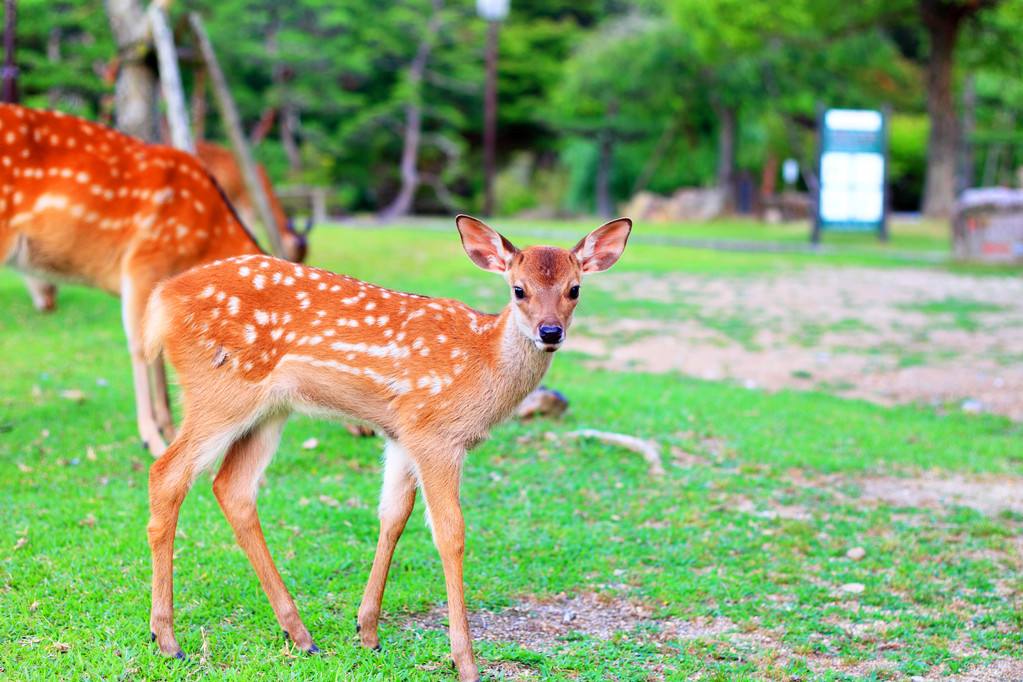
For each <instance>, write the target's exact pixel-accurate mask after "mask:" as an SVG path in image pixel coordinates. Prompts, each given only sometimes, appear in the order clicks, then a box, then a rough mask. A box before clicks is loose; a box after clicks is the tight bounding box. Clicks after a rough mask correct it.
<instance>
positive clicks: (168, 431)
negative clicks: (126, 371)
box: [149, 353, 174, 441]
mask: <svg viewBox="0 0 1023 682" xmlns="http://www.w3.org/2000/svg"><path fill="white" fill-rule="evenodd" d="M149 376H150V377H151V379H152V383H153V395H152V405H153V418H154V419H155V420H156V426H157V428H159V429H160V435H162V436H163V437H164V438H165V439H167V440H168V441H169V440H172V439H173V438H174V416H173V415H172V414H171V407H170V394H169V393H168V392H167V366H166V365H165V364H164V361H163V353H161V354H160V356H159V357H157V358H156V360H154V361H153V362H152V363H151V364H150V365H149Z"/></svg>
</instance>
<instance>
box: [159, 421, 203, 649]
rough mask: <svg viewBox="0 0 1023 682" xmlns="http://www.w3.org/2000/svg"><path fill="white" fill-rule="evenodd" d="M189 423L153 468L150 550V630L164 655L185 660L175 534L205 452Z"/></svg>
mask: <svg viewBox="0 0 1023 682" xmlns="http://www.w3.org/2000/svg"><path fill="white" fill-rule="evenodd" d="M187 427H188V425H187V423H186V424H185V425H183V427H182V434H181V436H180V437H179V438H178V439H177V440H175V441H174V442H173V443H172V444H171V446H170V448H168V450H167V452H165V453H164V455H165V456H164V457H161V458H160V459H158V460H156V461H155V462H153V465H152V466H151V467H150V468H149V526H148V528H147V531H148V533H149V548H150V550H151V551H152V559H153V594H152V599H153V603H152V610H151V612H150V616H149V629H150V632H151V633H152V636H153V639H154V640H155V641H156V642H157V643H158V644H159V646H160V651H162V652H163V653H164V654H167V655H169V656H176V657H178V658H184V654H183V653H182V652H181V647H179V646H178V642H177V640H176V639H175V638H174V533H175V530H176V529H177V525H178V511H179V510H180V508H181V503H182V501H183V500H184V499H185V495H186V494H188V490H189V488H191V486H192V480H193V478H194V473H193V472H194V469H193V463H194V461H195V459H196V458H197V456H199V455H201V451H196V444H197V443H198V442H199V441H197V440H196V439H194V438H190V437H189V434H188V432H187Z"/></svg>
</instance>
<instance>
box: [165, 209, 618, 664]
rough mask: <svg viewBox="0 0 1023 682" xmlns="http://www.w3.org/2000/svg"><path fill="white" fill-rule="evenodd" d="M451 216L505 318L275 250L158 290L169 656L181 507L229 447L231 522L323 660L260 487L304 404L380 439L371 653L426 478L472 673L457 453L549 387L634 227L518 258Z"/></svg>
mask: <svg viewBox="0 0 1023 682" xmlns="http://www.w3.org/2000/svg"><path fill="white" fill-rule="evenodd" d="M455 220H456V225H457V227H458V231H459V233H460V234H461V238H462V245H463V247H464V248H465V251H466V253H467V254H468V255H469V258H470V259H471V260H472V261H473V262H474V263H475V264H476V265H478V266H479V267H481V268H483V269H484V270H490V271H492V272H497V273H501V274H502V275H503V276H504V277H505V279H506V280H507V282H508V286H509V289H510V290H511V301H510V302H509V303H508V305H507V306H506V307H505V308H504V310H503V311H502V312H501V313H500V314H499V315H489V314H485V313H480V312H477V311H475V310H473V309H471V308H469V307H468V306H466V305H464V304H462V303H460V302H458V301H455V300H449V299H435V298H429V297H425V296H417V295H413V294H406V293H401V292H397V291H390V290H388V289H383V288H381V287H377V286H374V285H372V284H367V283H364V282H360V281H358V280H355V279H352V278H349V277H344V276H341V275H336V274H333V273H330V272H327V271H324V270H318V269H315V268H309V267H303V266H301V265H293V264H290V263H287V262H285V261H281V260H277V259H274V258H270V257H268V256H241V257H236V258H230V259H227V260H225V261H221V262H218V263H212V264H209V265H205V266H202V267H199V268H195V269H194V270H190V271H189V272H187V273H184V274H182V275H179V276H177V277H175V278H174V279H171V280H169V281H167V282H164V283H162V284H160V285H159V286H158V287H157V288H156V290H155V291H154V292H153V295H152V297H151V298H150V301H149V304H148V307H147V309H146V317H145V349H146V356H147V357H150V358H152V357H156V355H157V354H158V353H159V352H161V350H162V351H163V352H164V353H166V355H167V358H168V359H169V361H170V362H171V364H172V365H173V366H174V367H175V368H176V369H177V372H178V377H179V379H180V382H181V388H182V397H183V400H184V410H185V415H184V420H183V421H182V424H181V429H180V431H179V433H178V435H177V438H176V439H175V440H174V442H173V443H171V445H170V447H169V448H168V449H167V452H166V453H165V454H164V455H163V457H161V458H160V459H158V460H157V461H156V462H155V463H154V464H153V465H152V467H151V469H150V473H149V501H150V512H151V516H150V520H149V526H148V534H149V544H150V548H151V550H152V559H153V586H152V590H153V592H152V598H153V602H152V613H151V616H150V626H151V630H152V636H153V639H154V640H155V641H157V642H158V643H159V647H160V650H161V651H162V652H163V653H165V654H167V655H174V656H179V657H182V656H183V654H182V653H181V649H180V648H179V647H178V643H177V641H176V640H175V638H174V629H173V609H174V607H173V567H172V564H173V552H174V533H175V529H176V527H177V521H178V511H179V509H180V506H181V503H182V500H183V499H184V497H185V495H186V493H187V492H188V490H189V487H190V486H191V485H192V482H193V481H194V480H195V478H196V476H197V475H198V474H199V473H200V472H202V471H203V470H205V469H207V468H210V467H212V466H213V464H214V463H215V461H216V460H217V459H218V458H219V457H220V456H221V455H222V454H224V453H226V455H225V456H224V459H223V463H222V464H221V465H220V468H219V471H218V472H217V474H216V477H215V478H214V481H213V491H214V494H215V496H216V498H217V500H218V501H219V503H220V506H221V509H222V510H223V512H224V516H225V517H226V518H227V520H228V522H229V523H230V525H231V527H232V528H233V529H234V532H235V536H236V538H237V540H238V544H239V545H240V546H241V547H242V548H243V549H244V550H245V553H246V554H247V555H248V557H249V560H250V561H251V563H252V566H253V568H254V569H255V571H256V574H257V575H258V576H259V581H260V584H261V585H262V587H263V590H264V591H265V592H266V595H267V597H268V598H269V600H270V604H271V606H272V607H273V610H274V613H275V615H276V616H277V620H278V622H279V623H280V625H281V627H282V628H283V629H284V632H285V634H286V635H287V636H290V638H291V639H292V640H293V641H294V642H295V644H296V645H297V646H298V647H299V648H301V649H302V650H304V651H307V652H316V651H318V649H317V647H316V645H315V644H314V643H313V640H312V637H310V635H309V631H308V630H307V629H306V627H305V625H303V623H302V620H301V619H300V618H299V615H298V611H297V610H296V608H295V603H294V601H293V600H292V598H291V595H290V594H289V593H288V590H287V588H286V587H285V586H284V583H283V582H282V581H281V577H280V575H279V574H278V572H277V569H276V567H275V566H274V563H273V560H272V559H271V558H270V553H269V550H268V549H267V547H266V541H265V539H264V537H263V532H262V528H261V526H260V521H259V517H258V515H257V511H256V495H257V492H258V487H259V486H258V481H259V478H260V476H261V475H262V473H263V471H264V470H265V468H266V466H267V465H268V464H269V463H270V459H271V458H272V457H273V455H274V452H275V451H276V449H277V446H278V443H279V439H280V435H281V431H282V429H283V428H284V423H285V421H286V420H287V418H288V415H289V414H290V413H291V412H292V411H299V412H303V413H307V414H313V415H321V416H328V417H332V416H340V415H346V416H350V417H355V418H358V419H362V420H365V421H367V422H370V423H372V424H375V425H376V426H377V427H378V429H379V430H380V431H382V432H383V433H384V434H385V438H386V446H385V448H384V471H383V489H382V491H381V495H380V507H379V516H380V535H379V540H378V543H377V548H376V556H375V557H374V559H373V565H372V568H371V570H370V575H369V581H368V583H367V585H366V590H365V593H364V595H363V599H362V604H361V606H360V608H359V612H358V620H357V621H356V623H357V624H356V629H357V630H358V632H359V635H360V639H361V642H362V644H363V645H364V646H367V647H371V648H376V647H378V646H379V640H378V636H377V624H378V620H379V616H380V604H381V601H382V599H383V593H384V584H385V582H386V580H387V572H388V568H389V567H390V563H391V557H392V556H393V553H394V548H395V545H396V544H397V542H398V538H399V537H400V536H401V533H402V531H403V530H404V528H405V523H406V521H407V520H408V517H409V514H410V513H411V512H412V506H413V504H414V501H415V496H416V487H417V486H418V487H419V488H422V491H423V496H424V498H425V502H426V506H427V513H428V518H429V522H430V527H431V529H432V532H433V539H434V542H435V544H436V545H437V549H438V551H439V553H440V558H441V562H442V564H443V567H444V577H445V582H446V586H447V597H448V611H449V617H450V632H449V635H450V640H451V654H452V657H453V658H454V661H455V665H456V666H457V668H458V673H459V677H460V679H462V680H475V679H477V678H478V671H477V668H476V663H475V660H474V658H473V653H472V645H471V642H470V638H469V624H468V618H467V615H466V609H465V599H464V596H463V586H462V556H463V551H464V545H465V526H464V523H463V520H462V511H461V507H460V504H459V483H460V477H461V471H462V461H463V458H464V457H465V454H466V452H467V451H468V450H469V449H470V448H471V447H473V446H474V445H476V444H477V443H479V442H480V441H482V440H484V439H485V438H486V437H487V434H488V431H489V430H490V428H491V427H492V426H493V425H494V424H495V423H497V422H499V421H500V420H502V419H503V418H505V417H506V416H508V415H509V414H510V413H511V411H512V410H513V409H514V408H515V406H516V405H518V404H519V402H520V401H521V400H522V398H523V397H524V396H525V395H526V394H527V393H529V392H530V391H531V390H533V389H534V388H536V386H537V385H538V384H539V383H540V379H541V378H542V377H543V375H544V373H545V372H546V371H547V368H548V366H549V365H550V362H551V358H552V353H553V352H554V351H556V350H557V349H558V348H559V347H560V346H561V344H562V342H563V341H564V340H565V335H566V331H567V330H568V326H569V325H570V324H571V322H572V313H573V311H574V310H575V306H576V303H577V302H578V298H579V286H580V279H581V277H582V275H584V274H587V273H591V272H599V271H602V270H606V269H607V268H609V267H611V265H613V264H614V263H615V262H616V261H617V260H618V258H619V256H621V254H622V251H623V250H624V249H625V244H626V241H627V239H628V237H629V232H630V231H631V229H632V222H631V221H630V220H629V219H628V218H620V219H618V220H614V221H612V222H609V223H607V224H605V225H603V226H602V227H599V228H597V229H596V230H594V231H593V232H591V233H590V234H589V235H587V236H586V237H585V238H583V239H582V241H580V242H579V243H578V244H577V245H576V246H575V248H573V249H572V250H570V251H569V250H566V249H561V248H556V247H550V246H534V247H530V248H527V249H524V250H521V251H520V250H518V249H516V248H515V247H514V246H513V245H512V244H511V242H509V241H508V240H507V239H505V238H504V237H503V236H501V235H500V234H498V233H497V232H495V231H494V230H492V229H491V228H489V227H487V226H486V225H484V224H483V223H481V222H480V221H478V220H476V219H474V218H470V217H468V216H464V215H460V216H458V217H457V218H456V219H455Z"/></svg>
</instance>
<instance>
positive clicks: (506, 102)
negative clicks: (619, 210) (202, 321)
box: [18, 0, 1023, 211]
mask: <svg viewBox="0 0 1023 682" xmlns="http://www.w3.org/2000/svg"><path fill="white" fill-rule="evenodd" d="M964 1H965V0H964ZM972 1H973V0H971V2H972ZM935 3H937V4H939V5H941V4H942V3H944V4H943V5H942V7H945V6H946V5H947V7H945V9H946V10H947V11H958V10H959V9H961V8H959V5H960V4H962V3H960V2H958V0H884V1H882V0H864V1H863V2H858V3H847V2H837V0H791V1H790V2H785V3H774V2H766V1H762V2H749V1H747V0H663V1H661V0H576V1H571V0H512V3H511V4H512V12H511V15H510V16H509V18H508V20H507V21H505V22H504V23H503V25H502V27H501V46H500V60H499V83H500V86H499V98H500V110H499V111H500V115H499V124H498V128H499V148H500V156H499V161H500V162H501V165H502V166H504V167H506V168H507V169H508V172H507V175H506V177H504V178H503V179H502V187H504V188H505V189H506V191H507V194H508V196H514V197H515V199H514V202H513V203H514V206H512V205H510V204H509V206H507V207H506V208H508V209H511V208H524V207H528V206H529V205H530V200H529V198H530V197H531V196H532V197H535V198H536V199H535V201H536V203H540V202H541V199H542V201H544V202H549V201H552V197H551V191H550V188H551V187H558V188H563V190H564V191H563V196H561V197H558V198H557V199H558V201H557V203H558V204H560V205H559V206H558V207H556V208H560V209H570V210H583V211H588V210H593V208H594V201H593V196H594V188H595V184H596V182H595V178H596V177H597V176H598V174H599V172H600V170H601V168H602V164H603V165H607V164H610V165H609V173H610V180H609V186H610V191H611V193H612V195H613V197H614V198H615V199H618V200H623V199H626V198H627V197H629V196H630V195H631V194H632V193H633V192H634V191H636V190H637V189H642V188H648V189H651V190H654V191H658V192H670V191H672V190H674V189H675V188H677V187H679V186H681V185H711V184H715V183H720V182H722V178H729V177H730V178H732V179H734V178H736V177H739V176H747V177H752V178H757V176H758V175H760V174H762V173H763V169H764V168H768V169H771V168H774V165H772V163H769V161H771V160H775V161H776V160H778V159H780V158H784V157H786V156H795V157H797V158H800V159H803V160H804V161H806V160H809V159H810V158H811V157H812V154H813V149H814V141H813V140H814V138H813V125H814V122H815V118H816V113H817V110H818V107H819V106H822V105H826V106H848V107H879V106H889V107H891V108H892V109H893V111H894V112H895V113H896V114H897V119H896V120H897V121H898V124H897V125H893V135H895V136H902V135H905V136H907V138H906V139H905V140H902V139H899V140H893V149H896V148H897V149H901V150H916V151H913V153H908V152H907V154H908V155H907V156H906V157H905V158H904V159H902V160H900V161H898V162H896V163H893V167H892V170H893V173H894V174H895V176H896V177H895V178H894V180H895V181H896V187H897V189H898V191H899V192H900V193H902V194H903V195H904V198H907V201H908V202H909V203H910V204H911V203H912V202H913V201H916V198H915V197H918V196H919V193H920V190H921V188H920V183H921V182H922V177H923V169H922V168H920V163H921V161H920V159H919V135H920V132H921V126H924V130H926V129H927V128H926V125H927V116H926V114H927V110H928V109H927V102H928V99H927V98H928V91H927V87H926V85H925V84H926V82H927V81H926V75H927V66H928V64H929V60H931V58H932V54H931V53H932V47H933V46H932V45H931V43H930V38H929V35H930V34H929V32H928V28H927V26H926V25H925V21H924V18H923V15H922V12H923V8H924V5H934V4H935ZM981 4H983V5H985V9H984V11H980V12H974V13H970V15H969V18H968V19H966V20H964V24H963V26H962V27H961V30H960V34H959V38H958V42H957V47H956V51H955V55H954V56H955V63H954V72H953V75H954V82H953V86H954V88H955V91H956V93H959V92H960V91H961V86H962V84H963V83H964V82H966V80H969V81H970V82H971V83H972V85H973V87H974V88H975V91H976V95H977V96H976V110H975V116H974V118H975V121H976V127H975V130H974V132H973V133H972V134H971V140H972V141H973V142H974V143H975V152H976V153H975V154H974V157H973V163H974V164H975V173H974V175H975V176H977V177H978V179H979V178H980V177H981V176H983V175H984V173H985V168H986V167H987V169H988V175H991V176H992V177H993V178H994V179H995V180H997V181H1007V180H1010V179H1011V178H1012V174H1013V171H1014V169H1015V167H1016V166H1017V165H1019V164H1021V163H1023V154H1021V153H1020V152H1021V145H1023V141H1021V139H1020V137H1019V134H1018V133H1016V132H1015V131H1016V128H1017V125H1018V122H1019V120H1020V117H1021V116H1023V111H1021V109H1023V75H1021V73H1020V71H1019V68H1018V65H1019V63H1020V61H1021V57H1023V47H1021V42H1020V39H1019V37H1018V34H1019V26H1020V25H1021V20H1023V0H1001V1H1000V2H995V1H993V0H991V1H985V2H983V3H981ZM430 7H431V2H430V0H400V1H395V2H383V3H381V2H369V1H367V0H350V1H346V2H343V3H339V2H335V1H334V0H292V2H289V3H278V2H272V1H271V0H218V1H217V2H209V1H208V0H182V1H181V2H178V3H175V4H174V5H173V7H172V9H173V12H172V14H173V16H174V17H177V16H179V15H181V14H183V13H184V12H185V11H192V10H194V11H198V12H199V13H201V14H202V15H203V16H204V17H205V18H206V20H207V23H208V28H209V32H210V35H211V38H212V40H213V43H214V46H215V48H216V49H217V51H218V54H219V56H220V59H221V61H222V64H223V66H224V68H225V71H226V72H227V74H228V79H229V82H230V85H231V88H232V91H233V93H234V96H235V98H236V100H237V102H238V105H239V108H240V111H241V113H242V117H243V119H244V121H245V124H246V125H247V126H249V127H250V128H254V127H256V126H257V124H258V122H259V121H261V120H264V121H265V120H266V117H267V115H268V113H271V112H273V113H277V114H278V116H277V118H276V120H277V124H276V126H277V128H275V131H277V130H280V129H281V121H282V120H283V118H284V117H283V115H282V114H281V112H285V111H287V112H290V113H289V116H290V118H289V119H288V120H289V121H291V122H293V124H294V125H293V126H292V127H290V128H289V129H288V131H287V134H285V135H282V134H279V133H277V132H275V133H274V134H271V135H269V136H267V137H266V138H265V140H264V141H263V142H262V143H261V144H260V146H259V148H258V150H257V152H258V154H259V156H260V157H261V159H262V160H263V161H264V162H265V163H267V164H268V166H269V167H270V169H271V173H272V174H273V175H275V176H276V177H277V178H279V179H287V180H290V181H305V182H312V183H317V184H329V185H331V186H332V187H333V188H335V189H336V191H337V194H338V197H339V198H340V200H341V202H342V203H343V204H344V205H345V206H346V207H347V208H348V209H350V210H377V209H379V208H380V207H382V206H384V205H386V204H387V203H388V201H390V200H391V199H392V198H393V197H394V195H395V193H396V192H397V188H398V186H399V181H400V175H399V168H398V159H399V157H400V155H401V151H402V127H403V121H404V112H405V110H406V105H407V104H408V103H409V102H410V101H412V100H415V101H416V102H417V103H419V104H421V106H422V112H423V124H422V133H423V137H422V146H421V152H420V156H419V160H418V167H419V170H420V172H422V173H423V174H424V175H425V176H426V177H429V178H430V182H429V183H425V184H424V185H423V186H422V187H421V188H420V190H419V192H418V193H417V195H416V206H417V208H418V209H419V210H425V211H431V210H441V209H445V210H446V208H447V206H448V205H449V204H452V203H456V204H458V205H459V206H460V207H462V208H464V209H466V210H472V209H475V208H477V207H478V204H479V202H480V200H481V195H482V188H481V184H480V183H481V181H482V173H481V172H480V168H481V163H480V155H481V150H480V141H481V137H482V80H483V50H484V35H485V24H484V22H483V21H482V20H481V19H479V18H478V17H477V16H476V15H475V8H474V3H472V2H468V1H465V2H456V1H454V0H449V1H448V2H446V3H445V4H444V10H443V12H444V16H443V21H442V29H441V30H440V32H439V34H438V37H437V40H436V44H435V45H434V46H433V49H432V51H431V56H430V60H429V63H428V66H427V68H426V71H425V74H424V78H423V82H422V84H421V85H414V84H412V83H410V81H409V78H408V66H409V64H410V62H411V60H412V59H413V57H414V55H415V52H416V49H417V46H418V44H419V41H420V39H421V36H422V34H423V30H424V25H425V22H426V17H427V16H428V14H429V12H430ZM957 8H958V9H957ZM19 10H20V11H19V52H18V58H19V62H20V66H21V67H22V79H21V88H22V92H23V98H24V100H25V101H26V102H27V103H28V104H30V105H32V106H51V107H58V108H61V109H65V110H69V111H74V112H76V113H80V114H83V115H86V116H90V117H100V116H103V115H104V103H105V102H106V98H107V97H108V95H109V93H110V91H111V86H110V84H109V80H108V79H107V78H105V73H106V71H107V70H108V67H109V65H110V64H111V63H113V62H114V60H115V58H116V57H117V55H116V51H115V48H114V45H113V40H112V38H111V35H110V28H109V25H108V23H107V20H106V17H105V14H104V12H103V6H102V1H101V0H58V1H57V2H43V1H42V0H21V2H20V3H19ZM967 76H969V77H970V78H969V79H967ZM186 82H187V83H189V84H190V83H191V79H186ZM729 115H734V120H732V122H729V118H728V116H729ZM292 128H293V129H292ZM207 132H208V135H210V136H214V137H215V136H217V135H219V132H220V131H219V128H218V123H217V121H216V120H215V118H213V117H212V115H211V120H210V123H209V125H208V126H207ZM722 136H731V138H732V139H731V145H730V146H729V145H728V144H722V143H721V142H722ZM608 141H610V144H609V145H607V144H605V145H604V146H603V147H602V146H601V145H602V142H608ZM289 142H291V143H293V145H294V149H295V150H297V152H296V151H289V150H288V143H289ZM602 150H603V151H602ZM608 150H610V151H608ZM295 153H297V154H298V156H299V161H300V163H297V164H296V163H294V159H293V158H292V159H291V160H290V161H289V154H290V155H291V156H292V157H293V156H294V155H295ZM992 153H997V155H998V158H997V159H996V162H992V160H991V156H990V155H991V154H992ZM602 159H603V161H602ZM722 164H731V166H730V167H729V168H726V170H728V171H729V173H731V175H729V173H725V174H722ZM808 165H809V164H808ZM990 168H994V170H993V171H992V170H990ZM605 170H608V168H605ZM516 183H517V184H516ZM499 200H500V196H499ZM903 203H904V204H905V203H906V202H903Z"/></svg>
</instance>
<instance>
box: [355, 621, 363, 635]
mask: <svg viewBox="0 0 1023 682" xmlns="http://www.w3.org/2000/svg"><path fill="white" fill-rule="evenodd" d="M360 632H362V626H361V625H359V621H355V634H359V633H360Z"/></svg>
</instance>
